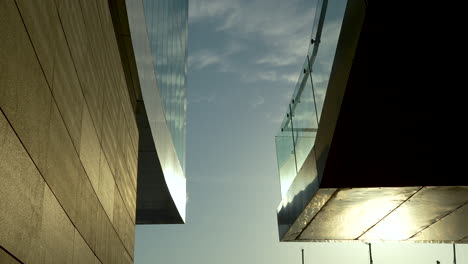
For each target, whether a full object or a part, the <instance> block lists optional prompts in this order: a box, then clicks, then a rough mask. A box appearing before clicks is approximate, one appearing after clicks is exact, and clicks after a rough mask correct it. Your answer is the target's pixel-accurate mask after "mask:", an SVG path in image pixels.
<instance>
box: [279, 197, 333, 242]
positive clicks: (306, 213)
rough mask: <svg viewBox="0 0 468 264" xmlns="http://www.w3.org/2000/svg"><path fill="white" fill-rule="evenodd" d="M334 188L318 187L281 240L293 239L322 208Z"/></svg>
mask: <svg viewBox="0 0 468 264" xmlns="http://www.w3.org/2000/svg"><path fill="white" fill-rule="evenodd" d="M335 191H336V189H319V190H318V191H317V193H316V194H315V195H314V198H312V200H310V203H309V204H308V205H307V206H306V208H305V209H304V210H303V211H302V213H301V214H300V215H299V217H298V218H297V219H296V221H295V222H294V224H293V225H292V226H291V227H290V228H289V230H288V231H287V233H286V234H285V235H284V237H283V238H282V240H283V241H288V240H295V239H296V238H297V236H298V235H299V234H300V233H301V232H302V230H304V228H305V227H306V226H307V224H309V222H310V221H311V220H312V218H314V217H315V215H317V213H318V212H319V211H320V209H322V207H323V206H324V205H325V203H327V202H328V200H329V199H330V197H332V195H333V194H334V193H335Z"/></svg>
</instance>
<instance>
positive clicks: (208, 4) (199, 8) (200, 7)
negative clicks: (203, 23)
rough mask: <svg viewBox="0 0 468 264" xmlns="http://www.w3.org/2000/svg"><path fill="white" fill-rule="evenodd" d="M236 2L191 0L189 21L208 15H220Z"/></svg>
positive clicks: (207, 16)
mask: <svg viewBox="0 0 468 264" xmlns="http://www.w3.org/2000/svg"><path fill="white" fill-rule="evenodd" d="M237 4H238V1H235V0H233V1H230V0H191V1H190V4H189V21H190V22H191V23H193V22H196V21H199V20H201V19H206V18H209V17H215V16H222V15H224V14H225V13H226V12H227V11H228V10H230V9H232V8H235V6H236V5H237Z"/></svg>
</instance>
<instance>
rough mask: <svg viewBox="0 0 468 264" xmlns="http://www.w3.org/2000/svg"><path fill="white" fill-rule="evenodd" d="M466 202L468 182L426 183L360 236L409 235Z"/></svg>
mask: <svg viewBox="0 0 468 264" xmlns="http://www.w3.org/2000/svg"><path fill="white" fill-rule="evenodd" d="M466 202H468V186H449V187H445V186H443V187H425V188H423V189H422V190H421V191H419V192H418V193H417V194H415V195H414V196H413V197H412V198H411V199H409V200H408V201H407V202H405V203H404V204H403V205H401V206H400V207H399V208H398V209H396V210H395V211H394V212H392V214H390V215H389V216H388V217H386V218H385V219H383V220H382V221H381V222H380V223H379V224H378V225H376V226H375V227H373V228H372V229H371V230H369V231H368V232H367V233H366V234H364V235H363V236H362V239H364V240H406V239H409V238H411V237H412V236H413V235H414V234H416V233H417V232H419V231H420V230H422V229H424V228H426V227H427V226H429V225H431V224H433V223H434V222H436V221H437V220H438V219H441V218H442V217H444V216H446V215H447V214H449V213H450V212H452V211H453V210H455V209H456V208H458V207H460V206H461V205H463V204H465V203H466ZM465 222H466V219H465Z"/></svg>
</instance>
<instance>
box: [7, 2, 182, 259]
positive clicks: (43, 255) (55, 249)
mask: <svg viewBox="0 0 468 264" xmlns="http://www.w3.org/2000/svg"><path fill="white" fill-rule="evenodd" d="M187 5H188V1H187V0H185V1H184V0H179V1H169V0H160V1H149V0H148V1H145V2H144V5H143V2H142V1H137V0H127V1H124V0H110V1H107V0H99V1H94V0H92V1H91V0H79V1H76V0H60V1H55V0H45V1H24V0H18V1H16V0H2V1H0V72H1V74H0V109H1V114H0V190H1V191H0V263H133V258H134V237H135V224H139V223H144V224H175V223H184V222H185V202H186V191H185V188H186V186H185V173H184V160H185V113H186V99H185V82H186V79H185V76H186V56H187V54H186V52H187V51H186V50H187V49H186V43H187V9H188V6H187ZM145 11H146V18H147V19H148V21H145ZM156 12H159V13H158V14H159V15H162V14H165V16H164V18H163V19H160V20H158V21H156V19H151V18H150V16H151V15H152V16H153V17H158V16H157V15H155V13H156ZM149 21H151V22H152V24H149V23H147V22H149ZM161 25H163V26H161ZM161 32H164V35H158V36H155V34H162V33H161ZM155 42H157V43H158V45H159V46H157V45H156V44H154V43H155ZM156 56H158V57H157V58H156ZM169 76H170V77H169Z"/></svg>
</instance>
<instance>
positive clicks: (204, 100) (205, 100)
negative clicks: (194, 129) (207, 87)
mask: <svg viewBox="0 0 468 264" xmlns="http://www.w3.org/2000/svg"><path fill="white" fill-rule="evenodd" d="M215 99H216V95H214V94H211V95H202V96H198V97H196V98H194V99H191V100H190V103H195V104H199V103H211V102H213V101H214V100H215Z"/></svg>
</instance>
